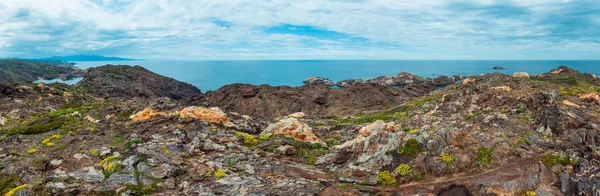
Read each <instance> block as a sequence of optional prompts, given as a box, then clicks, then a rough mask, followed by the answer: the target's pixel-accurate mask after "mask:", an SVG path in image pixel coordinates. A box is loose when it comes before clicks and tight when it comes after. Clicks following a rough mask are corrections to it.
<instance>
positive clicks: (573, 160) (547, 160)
mask: <svg viewBox="0 0 600 196" xmlns="http://www.w3.org/2000/svg"><path fill="white" fill-rule="evenodd" d="M542 163H544V165H545V166H546V167H548V168H551V167H552V166H554V165H558V164H560V165H573V166H576V165H577V164H578V163H579V158H577V157H575V156H570V155H569V154H568V153H567V152H565V151H558V152H555V153H552V154H547V155H544V156H543V157H542Z"/></svg>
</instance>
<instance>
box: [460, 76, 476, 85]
mask: <svg viewBox="0 0 600 196" xmlns="http://www.w3.org/2000/svg"><path fill="white" fill-rule="evenodd" d="M462 84H463V85H467V84H475V79H473V78H466V79H464V80H463V81H462Z"/></svg>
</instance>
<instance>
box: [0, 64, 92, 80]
mask: <svg viewBox="0 0 600 196" xmlns="http://www.w3.org/2000/svg"><path fill="white" fill-rule="evenodd" d="M80 71H81V70H78V69H76V68H73V67H65V66H58V65H55V64H48V63H41V62H30V61H25V60H18V59H3V60H0V81H2V82H23V83H29V82H33V81H36V80H38V78H44V79H54V78H60V77H67V76H69V75H72V74H76V75H78V76H80V75H81V74H80Z"/></svg>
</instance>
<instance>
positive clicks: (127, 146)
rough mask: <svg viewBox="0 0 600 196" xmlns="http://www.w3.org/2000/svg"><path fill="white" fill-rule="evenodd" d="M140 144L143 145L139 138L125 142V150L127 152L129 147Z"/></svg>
mask: <svg viewBox="0 0 600 196" xmlns="http://www.w3.org/2000/svg"><path fill="white" fill-rule="evenodd" d="M141 143H144V140H142V139H140V138H135V139H131V140H127V141H126V142H125V150H126V151H129V150H130V149H131V146H133V144H141Z"/></svg>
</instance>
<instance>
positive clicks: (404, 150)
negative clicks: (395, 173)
mask: <svg viewBox="0 0 600 196" xmlns="http://www.w3.org/2000/svg"><path fill="white" fill-rule="evenodd" d="M420 152H421V144H420V143H419V142H418V141H417V140H416V139H414V138H411V139H408V141H406V144H404V146H402V147H401V148H398V154H403V155H406V156H409V157H411V158H413V159H414V158H416V157H417V155H419V153H420Z"/></svg>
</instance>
